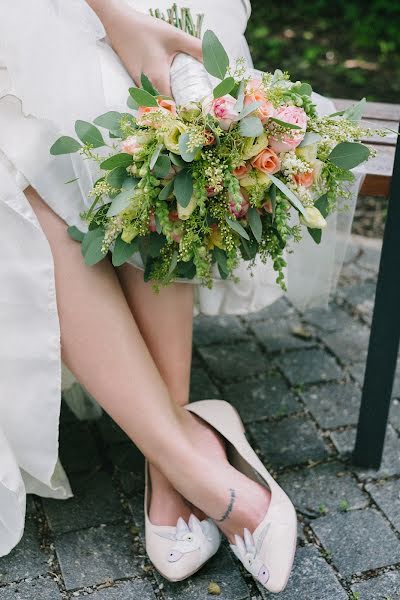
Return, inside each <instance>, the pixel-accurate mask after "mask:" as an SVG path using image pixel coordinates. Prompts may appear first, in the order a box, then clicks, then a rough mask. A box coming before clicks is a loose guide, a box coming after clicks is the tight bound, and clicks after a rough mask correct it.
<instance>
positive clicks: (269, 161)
mask: <svg viewBox="0 0 400 600" xmlns="http://www.w3.org/2000/svg"><path fill="white" fill-rule="evenodd" d="M251 164H252V165H253V167H254V168H255V169H257V170H258V171H261V172H262V173H267V174H268V173H270V174H271V175H273V174H274V173H277V172H278V171H279V169H280V168H281V161H280V160H279V156H277V154H275V152H274V151H273V150H272V149H271V148H265V149H264V150H262V151H261V152H260V154H257V156H255V157H254V158H253V159H252V161H251Z"/></svg>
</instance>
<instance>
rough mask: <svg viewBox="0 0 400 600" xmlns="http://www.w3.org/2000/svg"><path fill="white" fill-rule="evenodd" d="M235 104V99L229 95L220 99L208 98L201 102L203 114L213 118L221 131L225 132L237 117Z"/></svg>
mask: <svg viewBox="0 0 400 600" xmlns="http://www.w3.org/2000/svg"><path fill="white" fill-rule="evenodd" d="M235 104H236V99H235V98H234V97H233V96H231V95H230V94H226V95H225V96H222V97H221V98H213V97H212V96H209V97H207V98H206V99H205V100H204V101H203V114H210V115H212V116H213V117H215V118H216V119H217V121H218V124H219V126H220V127H221V129H223V130H224V131H227V130H228V129H229V127H230V126H231V125H232V123H233V122H234V121H235V120H236V118H237V116H238V112H237V110H235Z"/></svg>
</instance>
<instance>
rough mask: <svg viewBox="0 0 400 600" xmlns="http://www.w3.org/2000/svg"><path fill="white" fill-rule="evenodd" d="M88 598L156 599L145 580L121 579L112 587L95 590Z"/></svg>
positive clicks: (91, 599)
mask: <svg viewBox="0 0 400 600" xmlns="http://www.w3.org/2000/svg"><path fill="white" fill-rule="evenodd" d="M89 598H90V600H139V598H140V600H156V596H155V595H154V592H153V588H152V587H151V585H150V583H148V582H146V581H138V580H134V581H122V582H120V583H118V584H116V585H114V586H113V587H109V588H105V589H104V590H97V591H96V592H94V594H90V597H89Z"/></svg>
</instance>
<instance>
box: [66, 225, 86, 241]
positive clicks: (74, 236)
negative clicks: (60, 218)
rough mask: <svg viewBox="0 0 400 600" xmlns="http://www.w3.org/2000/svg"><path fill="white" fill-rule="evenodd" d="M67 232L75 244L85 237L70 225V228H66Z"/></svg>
mask: <svg viewBox="0 0 400 600" xmlns="http://www.w3.org/2000/svg"><path fill="white" fill-rule="evenodd" d="M67 232H68V235H69V237H70V238H72V239H73V240H75V241H76V242H82V241H83V238H84V237H85V234H84V233H83V231H81V230H80V229H78V228H77V227H75V225H71V227H68V229H67Z"/></svg>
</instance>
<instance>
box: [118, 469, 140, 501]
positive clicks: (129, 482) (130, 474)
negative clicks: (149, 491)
mask: <svg viewBox="0 0 400 600" xmlns="http://www.w3.org/2000/svg"><path fill="white" fill-rule="evenodd" d="M118 478H119V482H120V484H121V487H122V489H123V490H124V492H125V494H127V495H128V496H131V495H132V494H138V493H142V492H143V490H144V472H142V471H141V472H137V471H121V472H120V473H118Z"/></svg>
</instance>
